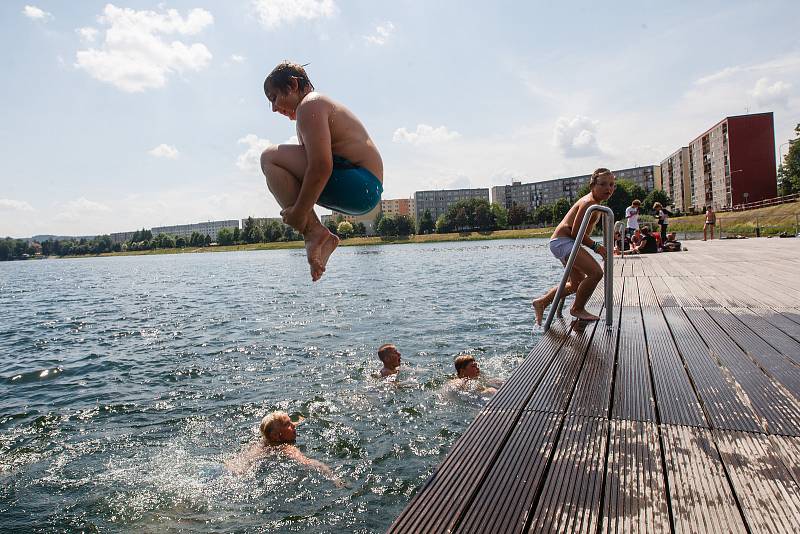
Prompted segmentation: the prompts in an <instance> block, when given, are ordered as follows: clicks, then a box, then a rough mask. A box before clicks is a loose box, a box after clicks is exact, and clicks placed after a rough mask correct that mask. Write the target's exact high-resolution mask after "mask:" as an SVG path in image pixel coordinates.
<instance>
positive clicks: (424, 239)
mask: <svg viewBox="0 0 800 534" xmlns="http://www.w3.org/2000/svg"><path fill="white" fill-rule="evenodd" d="M552 233H553V228H530V229H524V230H497V231H495V232H463V233H452V234H428V235H413V236H407V237H391V238H388V237H353V238H351V239H342V241H341V243H340V246H344V247H363V246H370V245H402V244H408V243H439V242H444V241H486V240H489V239H526V238H531V237H550V235H551V234H552ZM295 248H303V242H302V241H289V242H280V243H252V244H247V245H229V246H219V245H218V246H213V247H200V248H197V247H186V248H167V249H155V250H137V251H130V252H108V253H105V254H99V256H149V255H154V254H193V253H198V252H234V251H244V250H283V249H295ZM67 257H70V258H83V257H87V256H67ZM89 257H97V256H89Z"/></svg>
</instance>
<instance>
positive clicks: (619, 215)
mask: <svg viewBox="0 0 800 534" xmlns="http://www.w3.org/2000/svg"><path fill="white" fill-rule="evenodd" d="M636 188H638V190H641V187H639V186H637V185H636V184H634V183H633V182H631V181H628V180H617V187H616V189H614V193H613V194H612V195H611V198H609V199H608V200H607V201H606V205H607V206H608V207H609V208H611V211H613V212H614V220H615V221H619V220H622V219H624V218H625V208H627V207H628V206H630V205H631V202H633V200H634V199H635V198H638V199H639V200H642V198H643V197H642V196H640V195H638V192H639V191H638V190H637V189H636Z"/></svg>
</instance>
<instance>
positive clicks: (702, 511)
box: [661, 425, 747, 534]
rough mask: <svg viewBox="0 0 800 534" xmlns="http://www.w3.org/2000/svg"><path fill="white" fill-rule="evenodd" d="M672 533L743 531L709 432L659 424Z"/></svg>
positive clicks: (742, 521) (744, 528) (740, 518)
mask: <svg viewBox="0 0 800 534" xmlns="http://www.w3.org/2000/svg"><path fill="white" fill-rule="evenodd" d="M661 436H662V438H663V443H664V460H665V466H666V472H667V479H668V480H669V495H670V507H671V508H672V517H673V519H674V525H675V532H676V533H677V534H683V533H697V532H720V533H721V532H725V533H745V532H747V528H746V527H745V524H744V520H743V519H742V516H741V514H740V513H739V509H738V507H737V503H736V498H735V497H734V494H733V491H732V490H731V487H730V485H729V484H728V480H727V478H726V476H725V470H724V467H723V465H722V461H721V459H720V456H719V453H718V452H717V449H716V447H715V446H714V442H713V439H712V435H711V431H709V430H706V429H702V428H694V427H684V426H673V425H664V426H662V427H661Z"/></svg>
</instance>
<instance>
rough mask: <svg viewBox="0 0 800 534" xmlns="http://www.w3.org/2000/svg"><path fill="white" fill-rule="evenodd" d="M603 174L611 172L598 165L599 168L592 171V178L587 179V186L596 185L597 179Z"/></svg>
mask: <svg viewBox="0 0 800 534" xmlns="http://www.w3.org/2000/svg"><path fill="white" fill-rule="evenodd" d="M604 174H613V173H612V172H611V171H610V170H608V169H606V168H605V167H600V168H599V169H595V170H594V172H593V173H592V178H591V179H590V180H589V187H594V186H596V185H597V179H598V178H600V177H601V176H603V175H604Z"/></svg>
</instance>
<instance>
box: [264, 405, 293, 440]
mask: <svg viewBox="0 0 800 534" xmlns="http://www.w3.org/2000/svg"><path fill="white" fill-rule="evenodd" d="M295 426H296V425H295V424H294V423H292V420H291V419H290V418H289V414H287V413H286V412H282V411H280V410H279V411H275V412H272V413H271V414H268V415H266V416H264V418H263V419H262V420H261V425H259V430H260V431H261V436H262V437H263V438H264V441H266V442H267V443H268V444H271V445H275V444H278V443H293V442H294V440H295V439H296V438H297V430H296V428H295Z"/></svg>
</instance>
